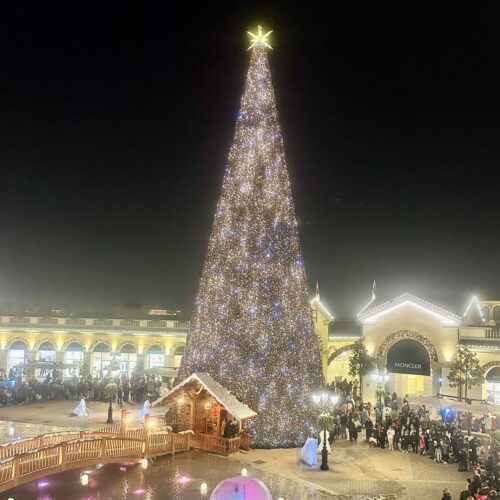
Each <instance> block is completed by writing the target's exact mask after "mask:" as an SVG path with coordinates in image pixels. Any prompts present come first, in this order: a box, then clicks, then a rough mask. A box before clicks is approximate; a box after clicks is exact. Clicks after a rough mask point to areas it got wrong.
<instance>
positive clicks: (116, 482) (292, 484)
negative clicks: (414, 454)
mask: <svg viewBox="0 0 500 500" xmlns="http://www.w3.org/2000/svg"><path fill="white" fill-rule="evenodd" d="M245 467H246V468H247V469H248V473H249V475H253V476H255V477H258V478H259V479H261V480H262V481H263V482H264V483H265V484H266V485H267V487H268V488H269V490H270V491H271V493H272V496H273V498H274V499H278V498H279V497H282V498H284V499H285V500H324V499H332V498H340V497H333V496H331V495H329V494H327V493H323V492H321V491H319V489H317V488H314V487H309V486H308V485H306V484H304V483H302V482H296V481H291V480H290V479H289V478H284V477H282V476H280V475H277V474H273V473H270V472H265V471H262V470H257V469H252V467H251V465H247V464H245ZM241 468H242V465H241V463H239V462H236V461H232V460H228V459H226V458H223V457H217V456H215V455H209V454H207V453H203V452H199V451H190V452H189V453H180V454H179V455H176V456H175V457H171V456H166V457H162V458H158V459H156V460H155V461H154V462H153V463H149V465H148V467H147V469H145V470H144V469H143V468H142V466H141V465H139V464H131V463H128V464H125V463H124V464H108V465H104V466H102V467H100V468H97V467H90V468H87V469H85V472H87V473H88V474H89V484H88V486H82V485H81V484H80V473H81V472H82V471H81V470H75V471H69V472H65V473H62V474H56V475H53V476H47V477H45V478H43V479H39V480H38V481H32V482H31V483H27V484H25V485H22V486H19V487H18V488H14V489H12V490H10V491H8V492H6V493H4V494H2V495H0V499H1V500H7V499H8V498H9V497H12V498H14V499H15V500H97V499H106V500H124V499H127V500H166V499H182V500H191V499H192V500H197V499H204V500H207V498H208V497H209V496H210V493H211V491H212V490H213V489H214V488H215V486H216V485H217V484H218V483H219V482H220V481H222V480H223V479H225V478H227V477H231V476H237V475H239V474H240V473H241ZM203 481H205V482H206V483H207V484H208V494H207V495H205V496H203V495H202V494H201V493H200V484H201V483H202V482H203ZM343 498H346V499H347V498H349V497H347V496H346V497H343Z"/></svg>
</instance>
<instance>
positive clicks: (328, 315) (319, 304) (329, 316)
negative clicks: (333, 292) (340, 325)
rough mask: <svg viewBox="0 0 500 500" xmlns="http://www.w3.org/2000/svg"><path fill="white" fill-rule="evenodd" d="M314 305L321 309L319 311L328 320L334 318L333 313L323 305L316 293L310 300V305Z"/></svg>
mask: <svg viewBox="0 0 500 500" xmlns="http://www.w3.org/2000/svg"><path fill="white" fill-rule="evenodd" d="M314 306H316V307H317V308H318V309H319V310H320V311H321V313H322V314H323V315H324V316H325V317H326V319H327V320H328V321H330V322H331V321H333V320H334V319H335V318H334V316H333V314H332V313H331V312H330V311H329V310H328V309H327V308H326V307H325V305H324V304H323V303H322V302H321V300H320V299H319V297H318V296H317V295H316V297H314V299H312V300H311V307H314Z"/></svg>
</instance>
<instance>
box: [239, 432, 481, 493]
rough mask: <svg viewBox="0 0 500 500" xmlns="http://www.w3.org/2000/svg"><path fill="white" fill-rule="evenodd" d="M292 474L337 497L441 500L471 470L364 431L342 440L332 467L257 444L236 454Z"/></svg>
mask: <svg viewBox="0 0 500 500" xmlns="http://www.w3.org/2000/svg"><path fill="white" fill-rule="evenodd" d="M230 460H240V461H243V462H245V464H248V466H247V467H248V468H250V467H252V468H257V469H261V470H266V471H268V472H274V473H276V474H279V475H281V476H284V477H287V478H289V479H291V480H295V481H299V482H301V483H304V484H310V485H311V486H314V487H319V488H321V490H323V491H325V492H328V493H330V494H331V495H332V497H333V498H339V499H348V498H360V499H361V498H366V497H378V498H380V497H381V495H382V497H383V498H384V499H403V498H404V499H411V500H417V499H418V500H427V499H429V500H434V499H437V500H439V499H440V498H441V496H442V490H443V488H444V487H448V488H449V489H450V491H451V492H452V496H453V499H456V498H458V496H459V493H460V492H461V491H462V490H463V489H465V483H466V479H467V477H470V475H471V474H470V473H464V472H458V466H457V465H456V464H448V465H445V464H436V463H435V462H434V461H432V460H430V459H429V458H427V457H425V456H424V457H421V456H420V455H418V454H413V453H398V452H392V451H389V450H387V449H380V448H369V447H368V444H367V443H366V442H365V441H364V437H363V435H361V438H360V439H359V440H358V443H357V444H355V443H349V442H346V441H345V440H344V441H337V442H335V445H334V447H333V449H332V454H331V455H329V458H328V462H329V466H330V470H329V471H322V470H320V469H319V467H318V468H317V469H310V468H309V467H306V466H305V465H302V464H301V463H300V459H299V450H297V449H290V450H284V449H279V450H251V451H250V452H249V453H248V454H247V455H246V458H243V457H242V454H239V455H234V456H232V457H230Z"/></svg>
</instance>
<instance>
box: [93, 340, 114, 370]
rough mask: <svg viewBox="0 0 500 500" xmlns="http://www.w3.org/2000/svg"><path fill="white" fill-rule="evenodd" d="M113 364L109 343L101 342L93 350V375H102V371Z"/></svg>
mask: <svg viewBox="0 0 500 500" xmlns="http://www.w3.org/2000/svg"><path fill="white" fill-rule="evenodd" d="M110 364H111V353H110V349H109V345H107V344H105V343H104V342H101V343H99V344H97V345H96V346H95V347H94V351H93V352H92V375H100V376H101V375H102V371H103V370H104V369H105V368H107V367H108V366H109V365H110Z"/></svg>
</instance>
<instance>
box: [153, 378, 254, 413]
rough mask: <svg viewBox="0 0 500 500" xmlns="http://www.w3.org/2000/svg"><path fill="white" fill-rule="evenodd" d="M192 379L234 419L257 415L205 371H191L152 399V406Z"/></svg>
mask: <svg viewBox="0 0 500 500" xmlns="http://www.w3.org/2000/svg"><path fill="white" fill-rule="evenodd" d="M193 380H197V381H198V382H199V383H200V384H201V385H202V386H203V388H204V389H205V390H206V391H207V392H209V393H210V394H211V395H212V396H213V397H214V398H215V399H216V400H217V401H218V402H219V403H220V404H221V405H222V406H224V408H226V410H227V411H228V412H229V413H230V414H231V415H233V417H235V418H236V420H243V419H245V418H252V417H256V416H257V413H255V412H254V411H253V410H252V409H250V408H249V407H248V406H247V405H246V404H245V403H242V402H241V401H238V400H237V399H236V397H235V396H233V394H231V393H230V392H229V391H228V390H227V389H225V388H224V387H223V386H222V385H221V384H219V382H217V381H216V380H214V379H213V378H212V377H211V376H210V374H208V373H206V372H198V373H193V374H192V375H190V376H189V377H187V378H185V379H184V380H183V381H182V382H180V383H179V384H177V385H176V386H175V387H172V389H170V391H168V392H167V393H166V394H164V395H163V396H160V397H159V398H158V399H157V400H156V401H154V402H153V406H156V405H159V404H160V403H161V402H162V401H163V400H164V399H166V398H168V397H170V396H172V395H173V394H174V393H176V392H177V391H178V390H179V389H181V388H182V387H184V386H185V385H187V384H189V382H192V381H193Z"/></svg>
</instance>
